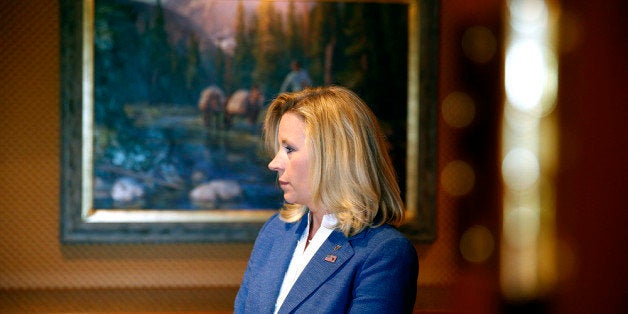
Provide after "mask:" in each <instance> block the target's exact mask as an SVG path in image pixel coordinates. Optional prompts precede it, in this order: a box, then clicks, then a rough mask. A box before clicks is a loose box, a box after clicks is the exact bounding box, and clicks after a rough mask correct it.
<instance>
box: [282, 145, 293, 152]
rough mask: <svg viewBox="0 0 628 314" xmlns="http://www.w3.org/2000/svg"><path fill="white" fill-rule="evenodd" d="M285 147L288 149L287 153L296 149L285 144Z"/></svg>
mask: <svg viewBox="0 0 628 314" xmlns="http://www.w3.org/2000/svg"><path fill="white" fill-rule="evenodd" d="M284 148H285V149H286V153H292V152H294V151H295V149H294V148H292V146H284Z"/></svg>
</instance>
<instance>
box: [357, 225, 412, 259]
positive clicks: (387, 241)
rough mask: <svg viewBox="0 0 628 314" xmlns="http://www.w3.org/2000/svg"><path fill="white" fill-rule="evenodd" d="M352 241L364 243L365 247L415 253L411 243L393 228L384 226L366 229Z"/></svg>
mask: <svg viewBox="0 0 628 314" xmlns="http://www.w3.org/2000/svg"><path fill="white" fill-rule="evenodd" d="M352 240H354V241H361V242H364V243H366V246H365V247H369V248H373V247H382V248H384V247H385V248H393V247H395V248H397V249H401V250H403V251H409V252H412V253H415V252H416V251H415V248H414V245H413V244H412V242H411V241H410V240H409V239H408V238H407V237H406V236H405V235H404V234H403V233H401V232H400V231H399V230H397V229H396V228H395V227H393V226H391V225H388V224H384V225H382V226H379V227H371V228H366V229H364V230H363V231H362V232H360V233H359V234H357V235H356V236H354V237H353V238H352Z"/></svg>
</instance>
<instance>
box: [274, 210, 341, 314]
mask: <svg viewBox="0 0 628 314" xmlns="http://www.w3.org/2000/svg"><path fill="white" fill-rule="evenodd" d="M311 220H312V214H311V213H310V214H309V215H308V219H307V227H306V228H305V232H303V235H302V236H301V238H300V239H299V242H297V247H296V248H295V249H294V253H293V254H292V260H291V261H290V266H288V270H287V271H286V274H285V275H284V277H283V283H282V284H281V289H280V290H279V296H278V297H277V302H275V313H277V312H278V311H279V308H281V305H282V304H283V301H284V300H286V297H287V296H288V293H289V292H290V290H291V289H292V286H293V285H294V283H295V282H296V281H297V279H298V278H299V275H301V272H303V269H305V266H307V264H308V263H309V262H310V260H311V259H312V257H313V256H314V254H316V252H317V251H318V249H319V248H320V247H321V245H323V242H325V240H327V238H328V237H329V235H330V234H331V232H332V231H333V230H334V227H335V226H336V224H337V223H338V220H337V219H336V216H334V215H333V214H328V215H324V216H323V221H322V223H321V228H318V230H317V231H316V234H314V237H312V240H310V244H309V245H308V246H307V248H306V247H305V244H306V243H307V236H308V232H307V230H310V223H311Z"/></svg>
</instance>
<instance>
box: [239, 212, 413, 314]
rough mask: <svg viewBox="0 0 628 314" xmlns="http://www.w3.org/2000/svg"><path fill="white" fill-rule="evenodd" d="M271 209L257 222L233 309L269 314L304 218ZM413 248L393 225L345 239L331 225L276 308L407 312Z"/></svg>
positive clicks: (410, 299) (410, 301)
mask: <svg viewBox="0 0 628 314" xmlns="http://www.w3.org/2000/svg"><path fill="white" fill-rule="evenodd" d="M305 217H306V216H304V218H303V219H301V220H300V221H298V222H295V223H285V222H283V221H281V220H280V219H279V217H278V215H277V214H275V215H274V216H273V217H271V218H270V219H269V220H268V221H267V222H266V224H265V225H264V227H262V229H261V231H260V233H259V235H258V237H257V240H256V241H255V246H254V247H253V252H252V253H251V257H250V259H249V263H248V266H247V269H246V272H245V274H244V279H243V280H242V285H241V286H240V290H239V291H238V295H237V297H236V300H235V313H273V311H274V309H275V302H276V300H277V296H278V295H279V289H280V288H281V284H282V281H283V277H284V274H285V272H286V271H287V270H288V266H289V264H290V260H291V259H292V254H293V253H294V249H295V247H296V245H297V241H298V239H299V238H300V236H301V235H302V233H303V232H304V231H305V228H306V226H307V218H305ZM418 272H419V263H418V257H417V253H416V250H415V248H414V246H413V245H412V243H410V241H408V239H407V238H405V237H404V236H403V235H402V234H401V233H400V232H398V231H397V230H396V229H395V228H393V227H391V226H388V225H384V226H381V227H378V228H367V229H365V230H364V231H362V232H360V233H359V234H357V235H355V236H353V237H350V238H347V237H346V236H345V235H344V234H343V233H342V232H340V231H338V230H334V231H333V232H332V233H331V235H330V236H329V238H327V240H326V241H325V242H324V243H323V245H322V246H321V247H320V249H319V250H318V252H316V254H315V255H314V257H313V258H312V260H311V261H310V262H309V264H308V265H307V266H306V267H305V269H304V270H303V272H302V273H301V275H300V276H299V278H298V279H297V281H296V282H295V284H294V286H293V287H292V290H290V293H289V294H288V296H287V297H286V299H285V301H284V303H283V305H282V306H281V308H280V310H279V313H378V314H382V313H411V312H412V309H413V307H414V302H415V298H416V291H417V278H418Z"/></svg>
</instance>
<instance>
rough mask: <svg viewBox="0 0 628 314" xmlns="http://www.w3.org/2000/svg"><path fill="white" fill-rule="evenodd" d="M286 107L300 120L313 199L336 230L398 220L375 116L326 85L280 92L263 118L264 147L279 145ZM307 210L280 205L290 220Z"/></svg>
mask: <svg viewBox="0 0 628 314" xmlns="http://www.w3.org/2000/svg"><path fill="white" fill-rule="evenodd" d="M287 112H291V113H294V114H296V115H298V116H299V117H301V118H302V119H303V121H304V124H305V136H306V142H307V144H308V145H309V147H310V153H311V156H310V160H311V162H310V164H311V166H310V167H311V169H310V175H311V180H312V182H311V183H312V185H311V186H312V187H314V188H313V191H312V199H313V201H314V203H315V204H317V206H320V207H321V208H325V209H326V210H327V212H328V213H330V214H335V215H336V218H337V219H338V225H337V226H336V227H337V228H338V229H340V230H341V231H342V232H343V233H344V234H345V235H346V236H353V235H355V234H357V233H359V232H360V231H362V230H364V229H365V228H367V227H377V226H381V225H383V224H391V225H395V226H399V225H400V224H401V223H403V220H404V207H403V202H402V201H401V197H400V193H399V185H398V184H397V180H396V176H395V171H394V168H393V166H392V162H391V159H390V156H389V155H388V151H387V143H386V140H385V138H384V135H383V133H382V131H381V129H380V127H379V123H378V121H377V118H376V117H375V115H374V114H373V112H372V111H371V110H370V109H369V108H368V106H367V105H366V104H365V103H364V102H363V101H362V100H361V99H360V98H359V97H358V96H357V95H356V94H355V93H353V92H352V91H350V90H348V89H346V88H343V87H340V86H330V87H317V88H307V89H305V90H302V91H299V92H294V93H283V94H280V95H279V96H278V97H277V98H276V99H275V100H274V101H273V102H272V103H271V104H270V106H269V108H268V111H267V113H266V117H265V119H264V130H263V132H264V141H265V145H266V149H267V150H268V151H269V152H272V153H273V154H274V153H275V152H277V150H278V149H279V142H278V139H277V132H278V129H279V122H280V120H281V117H282V116H283V115H284V114H285V113H287ZM306 212H307V208H306V206H305V205H299V204H285V205H284V206H283V207H282V208H281V209H280V218H281V219H282V220H284V221H286V222H294V221H297V220H299V219H300V218H301V217H302V216H303V215H304V214H305V213H306Z"/></svg>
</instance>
